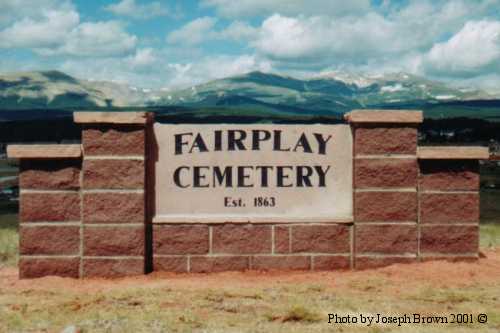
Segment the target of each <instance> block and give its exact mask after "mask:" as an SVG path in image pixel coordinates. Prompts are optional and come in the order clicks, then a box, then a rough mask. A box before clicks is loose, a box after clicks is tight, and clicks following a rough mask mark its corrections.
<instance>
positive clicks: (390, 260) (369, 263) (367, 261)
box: [354, 257, 418, 269]
mask: <svg viewBox="0 0 500 333" xmlns="http://www.w3.org/2000/svg"><path fill="white" fill-rule="evenodd" d="M416 262H418V259H417V258H408V257H356V259H355V263H354V267H355V268H356V269H370V268H379V267H385V266H390V265H394V264H412V263H416Z"/></svg>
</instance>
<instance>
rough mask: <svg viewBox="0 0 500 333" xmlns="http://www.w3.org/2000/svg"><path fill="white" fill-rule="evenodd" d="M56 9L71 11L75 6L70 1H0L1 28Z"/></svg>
mask: <svg viewBox="0 0 500 333" xmlns="http://www.w3.org/2000/svg"><path fill="white" fill-rule="evenodd" d="M56 8H59V9H66V10H70V9H73V5H72V4H71V2H70V1H68V0H2V1H0V27H2V26H5V25H8V24H11V23H12V22H15V21H17V20H19V19H21V18H28V17H29V18H34V17H39V16H41V14H42V16H43V12H44V11H49V10H54V9H56Z"/></svg>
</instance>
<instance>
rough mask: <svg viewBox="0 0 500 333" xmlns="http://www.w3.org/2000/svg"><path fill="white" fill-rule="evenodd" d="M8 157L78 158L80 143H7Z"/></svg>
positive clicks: (80, 149)
mask: <svg viewBox="0 0 500 333" xmlns="http://www.w3.org/2000/svg"><path fill="white" fill-rule="evenodd" d="M7 156H8V157H9V158H33V159H40V158H43V159H51V158H79V157H81V156H82V147H81V145H79V144H77V145H57V144H55V145H50V144H49V145H9V146H7Z"/></svg>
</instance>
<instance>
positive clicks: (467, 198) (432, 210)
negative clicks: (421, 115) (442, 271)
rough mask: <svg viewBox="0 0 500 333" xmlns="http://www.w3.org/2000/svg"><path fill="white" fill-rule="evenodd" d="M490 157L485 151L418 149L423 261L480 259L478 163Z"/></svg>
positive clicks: (420, 230) (458, 148)
mask: <svg viewBox="0 0 500 333" xmlns="http://www.w3.org/2000/svg"><path fill="white" fill-rule="evenodd" d="M488 157H489V152H488V149H487V148H483V147H420V148H419V149H418V158H419V166H420V177H419V218H420V228H419V235H420V242H419V253H420V256H421V258H422V260H430V259H448V260H457V259H477V258H478V251H479V162H478V160H480V159H488Z"/></svg>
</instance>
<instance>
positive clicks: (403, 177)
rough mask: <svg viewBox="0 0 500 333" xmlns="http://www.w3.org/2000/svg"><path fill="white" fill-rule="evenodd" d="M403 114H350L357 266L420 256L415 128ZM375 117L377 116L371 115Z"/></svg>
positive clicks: (416, 120) (409, 114) (411, 119)
mask: <svg viewBox="0 0 500 333" xmlns="http://www.w3.org/2000/svg"><path fill="white" fill-rule="evenodd" d="M400 112H401V115H400V116H399V117H397V118H393V115H392V114H386V113H381V114H379V116H378V117H377V118H365V117H364V115H365V112H364V111H354V112H352V113H351V114H350V115H349V117H350V118H348V120H349V121H350V123H351V125H352V129H353V135H354V182H353V185H354V221H355V222H354V253H355V255H354V267H355V268H357V269H363V268H370V267H377V266H384V265H387V264H390V263H395V262H414V261H416V260H417V256H418V226H417V224H418V200H417V199H418V197H417V177H418V163H417V126H418V123H419V122H421V121H422V118H421V117H414V112H402V111H400ZM370 116H373V115H370Z"/></svg>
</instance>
